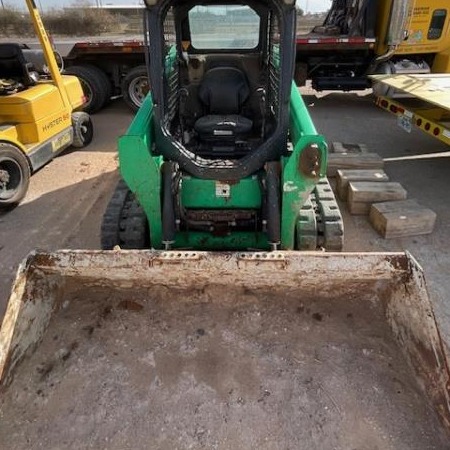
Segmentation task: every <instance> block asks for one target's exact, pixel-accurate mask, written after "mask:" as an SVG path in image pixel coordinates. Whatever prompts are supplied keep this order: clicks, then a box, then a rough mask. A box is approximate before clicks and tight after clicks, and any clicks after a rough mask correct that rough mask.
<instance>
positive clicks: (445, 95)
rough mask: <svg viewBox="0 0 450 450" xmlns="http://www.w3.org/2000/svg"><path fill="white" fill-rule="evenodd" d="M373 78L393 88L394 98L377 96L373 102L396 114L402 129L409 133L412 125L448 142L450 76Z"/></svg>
mask: <svg viewBox="0 0 450 450" xmlns="http://www.w3.org/2000/svg"><path fill="white" fill-rule="evenodd" d="M372 78H373V79H374V80H376V81H377V82H380V83H382V84H384V85H386V86H387V87H389V88H390V89H391V90H392V89H395V92H396V93H397V95H396V96H395V98H391V97H387V96H382V95H380V96H377V97H376V100H375V103H376V105H377V106H379V107H380V108H382V109H384V110H386V111H389V112H390V113H392V114H394V115H395V116H397V121H398V124H399V126H400V127H401V128H403V129H404V130H405V131H407V132H409V133H410V132H411V130H412V129H413V128H414V127H415V128H419V129H420V130H422V131H424V132H425V133H427V134H429V135H430V136H433V137H434V138H436V139H439V140H440V141H441V142H443V143H444V144H447V145H450V75H448V74H426V75H425V74H410V75H374V76H372Z"/></svg>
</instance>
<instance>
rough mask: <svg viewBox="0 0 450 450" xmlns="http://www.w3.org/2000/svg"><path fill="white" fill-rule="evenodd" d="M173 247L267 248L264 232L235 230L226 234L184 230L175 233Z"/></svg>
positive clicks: (212, 248) (195, 248) (196, 248)
mask: <svg viewBox="0 0 450 450" xmlns="http://www.w3.org/2000/svg"><path fill="white" fill-rule="evenodd" d="M174 247H175V248H179V249H185V250H187V249H193V250H205V249H209V250H248V249H255V250H269V249H270V246H269V243H268V242H267V235H266V234H265V233H257V232H253V233H251V232H243V231H235V232H234V233H231V234H229V235H227V236H213V235H212V234H211V233H205V232H198V231H190V232H187V231H184V232H179V233H177V237H176V241H175V245H174Z"/></svg>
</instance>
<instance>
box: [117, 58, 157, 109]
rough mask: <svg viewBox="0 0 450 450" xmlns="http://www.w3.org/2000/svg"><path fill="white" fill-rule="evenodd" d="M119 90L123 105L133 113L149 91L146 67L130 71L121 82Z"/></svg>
mask: <svg viewBox="0 0 450 450" xmlns="http://www.w3.org/2000/svg"><path fill="white" fill-rule="evenodd" d="M121 90H122V95H123V99H124V101H125V103H126V104H127V105H128V106H129V107H130V108H131V109H132V110H133V111H137V110H138V109H139V108H140V107H141V106H142V103H143V101H144V99H145V97H146V96H147V94H148V93H149V91H150V81H149V79H148V73H147V67H145V66H138V67H135V68H133V69H131V70H130V71H129V72H128V73H127V74H126V75H125V77H124V78H123V80H122V87H121Z"/></svg>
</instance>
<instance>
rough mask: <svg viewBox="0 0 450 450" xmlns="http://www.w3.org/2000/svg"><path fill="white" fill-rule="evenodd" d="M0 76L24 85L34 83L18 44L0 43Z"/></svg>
mask: <svg viewBox="0 0 450 450" xmlns="http://www.w3.org/2000/svg"><path fill="white" fill-rule="evenodd" d="M0 78H11V79H13V80H16V81H20V82H21V83H23V84H24V85H25V86H30V85H32V84H35V82H34V80H33V79H32V78H30V74H29V72H28V63H27V61H26V59H25V57H24V56H23V52H22V48H21V47H20V45H19V44H16V43H5V44H0Z"/></svg>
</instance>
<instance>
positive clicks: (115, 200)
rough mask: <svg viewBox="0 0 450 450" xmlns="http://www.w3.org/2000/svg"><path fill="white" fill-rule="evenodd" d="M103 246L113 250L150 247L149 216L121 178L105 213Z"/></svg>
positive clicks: (102, 232)
mask: <svg viewBox="0 0 450 450" xmlns="http://www.w3.org/2000/svg"><path fill="white" fill-rule="evenodd" d="M101 246H102V249H103V250H112V249H114V247H115V246H119V247H120V248H122V249H137V250H141V249H148V248H150V238H149V228H148V221H147V216H146V215H145V212H144V210H143V208H142V206H141V205H140V204H139V203H138V201H137V199H136V197H135V196H134V194H133V193H132V192H131V191H130V190H129V189H128V186H127V185H126V184H125V182H124V181H123V180H120V181H119V183H118V184H117V187H116V189H115V191H114V194H113V196H112V197H111V200H110V201H109V203H108V206H107V207H106V211H105V214H104V215H103V221H102V227H101Z"/></svg>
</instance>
